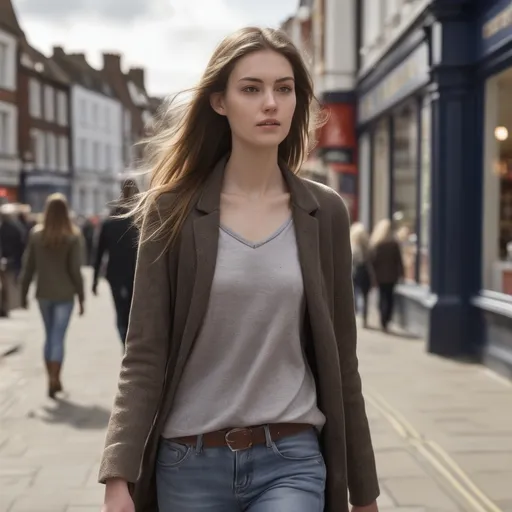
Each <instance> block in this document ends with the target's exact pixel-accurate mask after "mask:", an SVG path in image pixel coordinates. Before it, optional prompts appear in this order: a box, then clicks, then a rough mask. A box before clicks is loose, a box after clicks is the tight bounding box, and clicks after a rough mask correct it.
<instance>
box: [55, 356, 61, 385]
mask: <svg viewBox="0 0 512 512" xmlns="http://www.w3.org/2000/svg"><path fill="white" fill-rule="evenodd" d="M54 364H55V379H56V391H62V383H61V381H60V372H61V369H62V363H60V362H55V363H54Z"/></svg>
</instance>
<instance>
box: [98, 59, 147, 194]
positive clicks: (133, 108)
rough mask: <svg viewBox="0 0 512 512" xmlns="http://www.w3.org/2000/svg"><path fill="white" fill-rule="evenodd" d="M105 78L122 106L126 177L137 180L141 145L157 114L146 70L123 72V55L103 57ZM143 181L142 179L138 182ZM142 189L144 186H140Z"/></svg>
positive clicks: (133, 69)
mask: <svg viewBox="0 0 512 512" xmlns="http://www.w3.org/2000/svg"><path fill="white" fill-rule="evenodd" d="M102 75H103V77H104V79H105V80H106V81H107V83H108V84H109V85H110V86H111V87H112V89H113V90H114V91H115V94H116V96H117V97H118V98H119V100H120V101H121V103H122V106H123V113H122V130H123V164H124V169H125V173H124V177H127V178H128V177H135V178H136V179H137V172H138V170H139V167H140V163H141V160H142V157H143V147H142V146H141V145H140V144H139V142H140V141H141V140H142V139H143V138H144V137H145V136H146V135H147V131H146V130H147V128H148V126H149V125H150V123H151V121H152V118H153V114H154V113H155V112H154V102H153V101H152V100H153V99H152V98H150V97H149V95H148V94H147V92H146V86H145V80H144V70H143V69H142V68H131V69H129V70H128V72H126V73H125V72H124V71H123V68H122V62H121V55H120V54H115V53H104V54H103V69H102ZM141 180H142V177H140V179H139V181H141ZM139 185H140V186H143V185H144V184H143V183H139Z"/></svg>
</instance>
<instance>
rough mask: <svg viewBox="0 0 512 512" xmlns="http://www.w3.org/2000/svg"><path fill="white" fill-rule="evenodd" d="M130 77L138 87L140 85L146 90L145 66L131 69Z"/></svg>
mask: <svg viewBox="0 0 512 512" xmlns="http://www.w3.org/2000/svg"><path fill="white" fill-rule="evenodd" d="M128 78H129V79H130V80H132V81H133V82H134V83H135V85H136V86H137V87H140V88H141V89H142V90H144V91H145V90H146V86H145V82H144V69H143V68H131V69H130V71H128Z"/></svg>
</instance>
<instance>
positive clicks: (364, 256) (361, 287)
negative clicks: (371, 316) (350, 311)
mask: <svg viewBox="0 0 512 512" xmlns="http://www.w3.org/2000/svg"><path fill="white" fill-rule="evenodd" d="M350 245H351V246H352V279H353V282H354V293H355V299H356V311H359V307H358V306H359V303H362V308H361V316H362V318H363V326H364V327H365V328H366V327H368V296H369V294H370V290H371V289H372V286H373V285H374V284H375V274H374V271H373V267H372V262H371V257H370V237H369V236H368V232H367V231H366V228H365V227H364V224H362V223H361V222H354V224H352V227H351V228H350Z"/></svg>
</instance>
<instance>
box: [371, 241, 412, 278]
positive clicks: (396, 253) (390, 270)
mask: <svg viewBox="0 0 512 512" xmlns="http://www.w3.org/2000/svg"><path fill="white" fill-rule="evenodd" d="M371 260H372V266H373V270H374V272H375V279H376V280H377V284H395V283H397V282H398V281H399V280H400V279H401V278H402V277H403V276H404V264H403V262H402V252H401V250H400V245H399V243H398V242H397V241H396V240H395V239H394V238H393V239H391V240H385V241H383V242H380V243H378V244H377V245H376V246H375V247H374V248H373V249H372V251H371Z"/></svg>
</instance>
